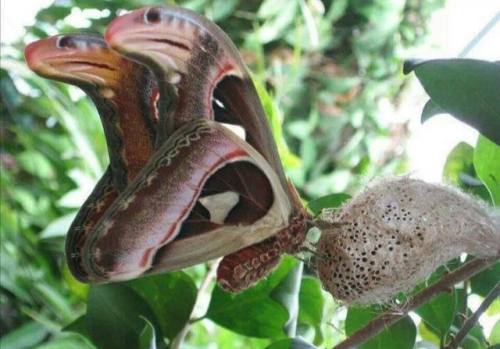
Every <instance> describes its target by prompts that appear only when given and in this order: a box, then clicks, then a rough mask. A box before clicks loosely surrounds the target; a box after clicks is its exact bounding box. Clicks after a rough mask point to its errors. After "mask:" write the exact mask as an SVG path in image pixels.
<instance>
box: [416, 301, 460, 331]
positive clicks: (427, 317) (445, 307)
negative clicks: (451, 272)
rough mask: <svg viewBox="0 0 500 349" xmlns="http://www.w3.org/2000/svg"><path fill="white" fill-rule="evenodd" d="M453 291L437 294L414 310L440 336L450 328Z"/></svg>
mask: <svg viewBox="0 0 500 349" xmlns="http://www.w3.org/2000/svg"><path fill="white" fill-rule="evenodd" d="M454 295H455V292H450V293H444V294H440V295H437V296H436V297H434V298H433V299H431V300H430V301H429V302H427V303H425V304H424V305H422V306H421V307H419V308H418V309H417V310H416V313H417V314H418V315H420V317H422V319H423V320H424V321H425V323H426V324H427V325H428V326H429V327H430V328H431V329H432V330H433V331H434V332H435V333H436V334H438V335H439V336H440V337H442V336H444V335H445V334H446V333H447V332H448V329H449V328H450V326H451V324H452V322H453V318H454V316H455V304H456V299H455V296H454Z"/></svg>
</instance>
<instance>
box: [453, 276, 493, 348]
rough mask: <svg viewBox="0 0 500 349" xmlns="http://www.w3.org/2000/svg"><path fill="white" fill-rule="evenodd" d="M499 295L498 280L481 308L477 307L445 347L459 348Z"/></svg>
mask: <svg viewBox="0 0 500 349" xmlns="http://www.w3.org/2000/svg"><path fill="white" fill-rule="evenodd" d="M498 296H500V282H498V283H497V284H496V286H495V287H494V288H493V289H492V290H491V291H490V293H488V295H487V296H486V298H485V299H484V301H483V303H481V305H480V306H479V308H477V310H476V312H475V313H474V314H472V316H471V317H470V318H468V319H467V321H465V322H464V324H463V326H462V328H461V329H460V330H459V331H458V332H457V334H456V335H455V337H454V338H453V340H452V341H451V342H450V344H448V345H447V346H446V347H445V349H457V348H458V346H459V344H460V343H461V342H462V341H463V339H464V338H465V336H467V333H469V332H470V330H471V329H472V327H474V325H475V324H476V323H477V321H478V320H479V317H480V316H481V315H482V314H483V313H484V312H485V311H486V309H488V307H489V306H490V305H491V303H493V301H494V300H495V299H497V298H498Z"/></svg>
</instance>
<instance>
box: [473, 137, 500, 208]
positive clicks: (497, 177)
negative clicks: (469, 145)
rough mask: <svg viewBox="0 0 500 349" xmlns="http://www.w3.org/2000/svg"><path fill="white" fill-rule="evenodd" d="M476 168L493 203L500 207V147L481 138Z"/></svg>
mask: <svg viewBox="0 0 500 349" xmlns="http://www.w3.org/2000/svg"><path fill="white" fill-rule="evenodd" d="M499 132H500V130H499ZM474 168H475V169H476V173H477V175H478V177H479V178H480V179H481V181H482V182H483V183H484V185H485V186H486V187H487V188H488V191H489V192H490V195H491V199H492V201H493V203H494V204H495V205H496V206H498V205H500V146H499V145H497V144H495V143H493V142H491V141H490V140H488V139H487V138H485V137H479V139H478V141H477V145H476V149H475V150H474Z"/></svg>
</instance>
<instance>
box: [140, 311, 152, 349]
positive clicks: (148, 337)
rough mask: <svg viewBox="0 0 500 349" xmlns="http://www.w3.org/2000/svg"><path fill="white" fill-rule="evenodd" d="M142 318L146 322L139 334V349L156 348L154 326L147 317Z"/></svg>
mask: <svg viewBox="0 0 500 349" xmlns="http://www.w3.org/2000/svg"><path fill="white" fill-rule="evenodd" d="M143 320H144V322H145V323H146V324H145V326H144V328H143V329H142V332H141V334H140V335H139V349H156V334H155V328H154V327H153V325H152V324H151V322H149V321H148V319H146V318H143Z"/></svg>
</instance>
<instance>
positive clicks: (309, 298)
mask: <svg viewBox="0 0 500 349" xmlns="http://www.w3.org/2000/svg"><path fill="white" fill-rule="evenodd" d="M324 304H325V300H324V299H323V292H322V291H321V283H320V282H319V280H318V279H317V278H313V277H304V278H302V285H301V286H300V295H299V323H300V324H307V325H310V326H312V327H313V328H314V330H315V331H316V336H315V337H316V338H315V341H314V342H315V343H316V344H318V342H319V341H321V339H322V337H323V334H322V331H321V323H322V321H323V307H324ZM317 341H318V342H317Z"/></svg>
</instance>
